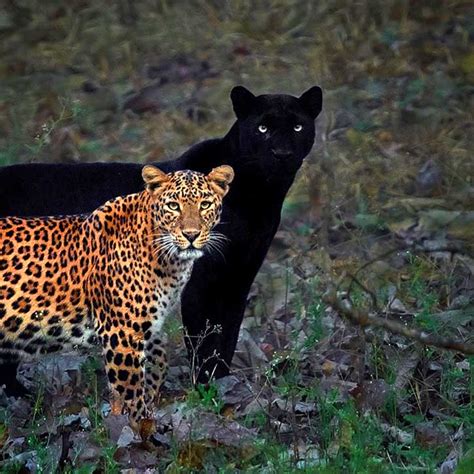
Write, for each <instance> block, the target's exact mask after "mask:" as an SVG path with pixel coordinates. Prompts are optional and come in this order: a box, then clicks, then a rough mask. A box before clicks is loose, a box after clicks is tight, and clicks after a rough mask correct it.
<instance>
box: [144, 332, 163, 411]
mask: <svg viewBox="0 0 474 474" xmlns="http://www.w3.org/2000/svg"><path fill="white" fill-rule="evenodd" d="M145 339H146V341H147V342H146V345H145V354H146V365H145V399H146V402H147V405H149V406H152V405H153V404H154V403H156V402H157V401H158V397H159V391H160V387H161V384H162V383H163V381H164V379H165V376H166V372H167V370H168V361H167V357H166V349H165V344H166V341H164V340H163V339H162V338H161V337H160V336H158V335H156V334H153V333H152V332H150V333H148V334H146V335H145Z"/></svg>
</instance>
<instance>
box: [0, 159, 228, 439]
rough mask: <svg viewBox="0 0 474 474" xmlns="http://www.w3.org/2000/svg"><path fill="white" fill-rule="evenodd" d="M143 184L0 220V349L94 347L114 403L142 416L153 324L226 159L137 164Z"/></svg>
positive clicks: (194, 241)
mask: <svg viewBox="0 0 474 474" xmlns="http://www.w3.org/2000/svg"><path fill="white" fill-rule="evenodd" d="M142 175H143V179H144V182H145V185H146V189H145V190H144V191H142V192H141V193H137V194H131V195H128V196H125V197H118V198H116V199H113V200H111V201H108V202H107V203H106V204H104V205H103V206H102V207H100V208H99V209H97V210H96V211H94V212H93V213H92V214H90V215H89V216H64V217H43V218H42V217H40V218H3V219H0V354H1V353H3V354H5V353H15V354H17V355H19V356H20V357H22V358H32V357H35V356H37V355H40V354H44V353H49V352H56V351H65V350H71V349H76V348H78V347H82V348H84V347H88V346H90V345H92V344H94V343H95V342H96V341H97V340H98V342H99V343H100V344H101V345H102V349H103V355H104V360H105V367H106V372H107V376H108V380H109V385H110V389H111V392H112V400H113V408H114V410H115V411H116V412H117V411H122V410H124V409H125V410H126V411H128V412H129V414H130V421H131V424H132V426H133V427H134V428H136V429H138V430H139V429H140V426H141V423H142V422H143V420H149V418H150V409H151V404H152V401H153V400H154V399H155V398H156V396H157V393H158V390H159V387H160V384H161V382H162V380H163V374H164V371H165V369H166V354H165V350H164V347H163V344H162V335H161V332H162V331H161V329H162V325H163V323H164V320H165V318H166V316H167V315H168V314H169V313H170V312H172V311H173V308H174V307H175V304H176V303H177V301H178V300H179V296H180V293H181V291H182V289H183V287H184V285H185V284H186V282H187V280H188V279H189V277H190V274H191V270H192V266H193V263H194V261H195V260H196V259H197V258H198V257H199V256H201V255H202V254H203V251H204V249H205V248H206V247H208V248H210V249H212V248H213V246H214V247H215V245H216V242H217V243H218V242H219V236H218V234H215V233H213V232H212V230H211V229H212V228H213V226H214V225H216V224H217V222H218V220H219V217H220V213H221V207H222V198H223V197H224V195H225V194H226V193H227V191H228V185H229V183H230V182H231V181H232V179H233V171H232V168H231V167H229V166H220V167H218V168H215V169H213V170H212V171H211V172H210V173H209V174H208V175H207V176H206V175H204V174H201V173H198V172H193V171H178V172H175V173H170V174H165V173H163V172H162V171H160V170H159V169H158V168H155V167H154V166H145V167H144V168H143V171H142Z"/></svg>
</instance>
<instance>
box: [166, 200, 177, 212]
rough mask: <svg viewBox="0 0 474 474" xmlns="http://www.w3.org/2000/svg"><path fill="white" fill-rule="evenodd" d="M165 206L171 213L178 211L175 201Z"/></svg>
mask: <svg viewBox="0 0 474 474" xmlns="http://www.w3.org/2000/svg"><path fill="white" fill-rule="evenodd" d="M167 206H168V209H171V210H172V211H179V204H178V203H177V202H175V201H170V202H169V203H168V204H167Z"/></svg>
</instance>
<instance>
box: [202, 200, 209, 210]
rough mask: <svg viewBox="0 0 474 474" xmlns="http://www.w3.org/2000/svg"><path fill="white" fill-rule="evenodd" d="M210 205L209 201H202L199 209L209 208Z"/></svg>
mask: <svg viewBox="0 0 474 474" xmlns="http://www.w3.org/2000/svg"><path fill="white" fill-rule="evenodd" d="M210 207H211V202H210V201H202V202H201V209H209V208H210Z"/></svg>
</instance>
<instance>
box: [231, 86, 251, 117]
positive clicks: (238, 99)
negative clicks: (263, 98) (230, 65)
mask: <svg viewBox="0 0 474 474" xmlns="http://www.w3.org/2000/svg"><path fill="white" fill-rule="evenodd" d="M255 99H256V97H255V96H254V95H253V94H252V93H251V92H250V91H249V90H248V89H246V88H245V87H243V86H236V87H234V88H233V89H232V91H231V93H230V100H231V101H232V106H233V107H234V112H235V115H236V116H237V118H238V119H244V118H246V117H248V116H249V115H250V113H251V112H252V110H253V109H254V108H255Z"/></svg>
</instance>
